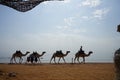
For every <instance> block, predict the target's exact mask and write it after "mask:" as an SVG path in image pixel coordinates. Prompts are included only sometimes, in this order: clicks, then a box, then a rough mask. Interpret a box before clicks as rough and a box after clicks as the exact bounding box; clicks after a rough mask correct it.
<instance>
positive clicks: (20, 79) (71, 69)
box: [0, 63, 115, 80]
mask: <svg viewBox="0 0 120 80" xmlns="http://www.w3.org/2000/svg"><path fill="white" fill-rule="evenodd" d="M0 72H1V73H0V80H114V78H115V69H114V64H113V63H86V64H45V63H44V64H36V65H31V64H0ZM11 72H14V73H15V76H14V77H10V76H8V74H9V73H11Z"/></svg>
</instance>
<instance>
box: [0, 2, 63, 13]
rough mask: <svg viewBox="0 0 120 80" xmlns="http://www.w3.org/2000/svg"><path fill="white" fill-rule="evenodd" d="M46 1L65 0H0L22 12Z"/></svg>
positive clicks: (3, 3)
mask: <svg viewBox="0 0 120 80" xmlns="http://www.w3.org/2000/svg"><path fill="white" fill-rule="evenodd" d="M44 1H64V0H0V4H2V5H5V6H8V7H11V8H13V9H15V10H17V11H20V12H26V11H29V10H31V9H33V8H34V7H35V6H37V5H38V4H40V3H42V2H44Z"/></svg>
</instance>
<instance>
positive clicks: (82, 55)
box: [74, 51, 93, 64]
mask: <svg viewBox="0 0 120 80" xmlns="http://www.w3.org/2000/svg"><path fill="white" fill-rule="evenodd" d="M92 53H93V52H92V51H89V53H88V54H86V53H83V52H80V51H78V52H77V53H76V54H75V58H74V63H75V61H76V59H77V61H78V62H79V63H80V61H79V58H80V57H82V58H83V63H84V64H85V57H88V56H90V54H92Z"/></svg>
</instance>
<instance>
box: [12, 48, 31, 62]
mask: <svg viewBox="0 0 120 80" xmlns="http://www.w3.org/2000/svg"><path fill="white" fill-rule="evenodd" d="M28 53H30V52H29V51H27V52H26V53H25V54H23V53H22V52H21V51H20V50H19V51H16V52H15V53H13V55H12V58H11V59H10V63H13V59H14V61H15V63H17V62H16V58H19V63H22V61H23V58H22V57H23V56H26V55H27V54H28Z"/></svg>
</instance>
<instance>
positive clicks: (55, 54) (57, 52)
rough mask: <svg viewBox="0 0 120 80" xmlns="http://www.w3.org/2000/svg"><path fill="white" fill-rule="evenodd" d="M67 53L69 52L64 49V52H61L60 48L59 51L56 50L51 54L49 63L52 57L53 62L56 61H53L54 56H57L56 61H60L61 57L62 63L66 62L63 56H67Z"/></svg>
mask: <svg viewBox="0 0 120 80" xmlns="http://www.w3.org/2000/svg"><path fill="white" fill-rule="evenodd" d="M68 53H70V51H66V53H65V54H63V53H62V51H61V50H60V51H56V52H55V53H54V54H53V55H52V57H51V60H50V63H51V61H52V59H54V63H56V61H55V58H56V57H59V60H58V63H59V61H60V59H61V58H62V59H63V61H64V63H66V62H65V59H64V57H65V56H67V55H68Z"/></svg>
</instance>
